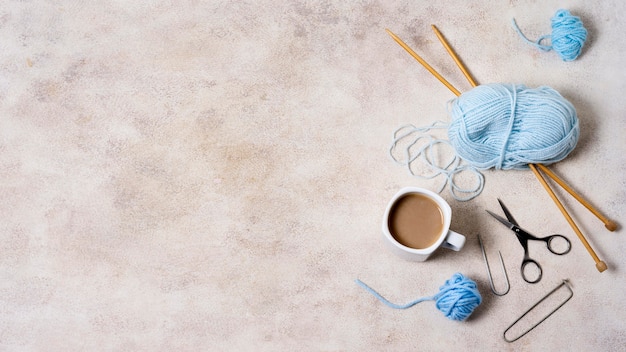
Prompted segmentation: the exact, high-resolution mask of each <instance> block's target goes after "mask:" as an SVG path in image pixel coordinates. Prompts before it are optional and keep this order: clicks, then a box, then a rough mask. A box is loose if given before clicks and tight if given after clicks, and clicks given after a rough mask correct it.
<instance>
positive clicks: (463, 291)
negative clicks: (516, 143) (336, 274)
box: [356, 273, 482, 321]
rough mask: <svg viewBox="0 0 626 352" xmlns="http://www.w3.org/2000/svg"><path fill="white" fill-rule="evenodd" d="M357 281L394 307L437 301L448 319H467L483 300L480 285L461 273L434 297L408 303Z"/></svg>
mask: <svg viewBox="0 0 626 352" xmlns="http://www.w3.org/2000/svg"><path fill="white" fill-rule="evenodd" d="M356 283H357V284H358V285H359V286H361V287H363V288H364V289H365V290H367V291H368V292H369V293H371V294H372V295H373V296H374V297H376V298H377V299H378V300H379V301H381V302H383V303H384V304H385V305H387V306H388V307H391V308H394V309H407V308H410V307H413V306H414V305H416V304H418V303H420V302H424V301H436V306H437V309H439V310H440V311H441V312H442V313H443V314H444V315H445V316H446V317H447V318H448V319H451V320H457V321H463V320H466V319H467V318H468V317H469V316H470V315H471V314H472V313H473V312H474V310H475V309H476V307H478V306H479V305H480V303H481V302H482V296H481V295H480V292H478V286H477V285H476V283H475V282H474V281H472V280H471V279H469V278H467V277H465V276H463V275H462V274H460V273H456V274H454V275H452V278H450V279H449V280H447V281H446V282H445V284H444V285H443V286H441V287H440V288H439V293H437V294H436V295H434V296H432V297H423V298H418V299H416V300H414V301H412V302H409V303H407V304H395V303H392V302H390V301H389V300H387V299H386V298H385V297H383V296H382V295H380V294H379V293H378V292H376V291H374V289H372V288H371V287H369V286H368V285H366V284H365V283H364V282H363V281H361V280H358V279H357V280H356Z"/></svg>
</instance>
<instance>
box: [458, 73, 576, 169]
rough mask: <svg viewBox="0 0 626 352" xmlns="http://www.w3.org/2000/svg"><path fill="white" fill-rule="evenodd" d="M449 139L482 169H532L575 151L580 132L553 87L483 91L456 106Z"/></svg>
mask: <svg viewBox="0 0 626 352" xmlns="http://www.w3.org/2000/svg"><path fill="white" fill-rule="evenodd" d="M449 112H450V115H451V122H450V126H449V128H448V139H449V140H450V143H451V144H452V146H453V147H454V149H455V150H456V152H457V154H458V155H459V156H460V157H461V158H463V159H465V160H466V161H467V162H469V163H470V164H471V165H473V166H474V167H477V168H480V169H489V168H492V167H493V168H496V169H503V170H508V169H527V168H528V164H535V163H536V164H551V163H555V162H557V161H560V160H563V159H564V158H565V157H566V156H567V155H569V153H571V152H572V150H574V148H575V147H576V144H577V142H578V138H579V134H580V129H579V124H578V116H577V115H576V109H574V106H573V105H572V104H571V103H570V102H569V101H567V100H566V99H565V98H563V97H562V96H561V95H560V94H559V92H557V91H556V90H554V89H552V88H550V87H545V86H544V87H538V88H527V87H526V86H524V85H515V84H503V83H498V84H486V85H480V86H477V87H475V88H473V89H472V90H470V91H468V92H466V93H463V94H462V95H461V96H459V97H458V98H456V99H454V100H452V101H451V102H450V105H449Z"/></svg>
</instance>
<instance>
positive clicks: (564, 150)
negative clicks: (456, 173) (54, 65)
mask: <svg viewBox="0 0 626 352" xmlns="http://www.w3.org/2000/svg"><path fill="white" fill-rule="evenodd" d="M435 28H436V27H435ZM387 32H388V33H389V34H390V35H391V36H392V37H393V38H394V40H396V42H398V43H399V44H400V45H401V46H402V47H403V48H404V49H405V50H407V51H408V52H409V54H411V53H412V54H411V55H412V56H413V57H415V58H416V59H417V58H418V57H419V56H418V55H417V54H415V52H414V51H413V50H412V49H411V48H409V47H408V46H407V45H406V44H405V43H404V42H402V40H400V38H398V37H397V36H396V35H395V34H393V33H391V31H389V30H387ZM435 32H436V33H437V32H438V30H436V29H435ZM438 38H439V40H440V41H441V42H442V43H443V44H444V47H446V50H447V51H448V53H449V54H450V56H452V58H453V59H454V61H455V63H456V64H457V66H459V68H461V71H463V72H464V74H466V73H467V75H466V77H467V76H470V75H469V73H468V71H467V70H466V69H465V67H464V66H463V64H462V62H461V60H460V59H459V58H458V57H457V55H456V54H455V53H454V50H452V48H451V47H450V46H449V45H447V42H446V40H445V38H444V37H443V35H438ZM417 61H418V62H420V63H421V64H422V65H423V66H424V67H426V68H427V69H428V70H429V71H430V72H431V73H433V72H434V73H433V74H434V75H435V77H437V78H439V80H440V81H441V82H442V83H443V82H446V83H447V81H446V80H445V79H443V77H441V75H439V74H438V73H436V71H434V70H433V69H432V67H430V65H428V63H426V62H425V61H424V60H423V59H422V58H421V57H420V58H419V59H418V60H417ZM440 77H441V78H440ZM468 81H469V82H470V84H472V85H473V86H474V85H475V84H476V82H475V81H474V80H473V79H471V76H470V79H468ZM446 83H444V84H446ZM446 86H448V88H450V86H449V83H447V84H446ZM493 88H494V89H496V88H498V89H499V88H500V87H495V86H494V87H493ZM513 88H515V87H513ZM476 89H477V88H474V89H473V90H472V91H476ZM450 90H451V91H452V92H453V93H455V94H456V95H457V96H460V94H459V93H458V90H457V89H456V88H454V87H452V89H450ZM472 91H471V92H472ZM537 91H539V93H542V94H548V98H547V99H546V101H552V102H554V101H560V100H561V99H562V97H561V96H560V94H558V92H556V91H554V90H553V89H551V88H548V87H542V88H538V89H537ZM510 92H512V93H514V94H509V97H511V96H513V101H515V100H516V99H517V98H516V96H517V90H516V89H513V90H512V91H510ZM533 94H535V93H533ZM481 98H482V97H481ZM483 99H484V98H483ZM489 101H490V102H491V103H492V104H493V103H494V102H493V101H492V100H489ZM458 102H459V99H456V100H455V101H454V102H453V104H458ZM473 108H474V110H478V109H475V106H474V107H473ZM552 108H554V109H553V111H552V113H551V114H549V115H548V116H546V117H550V116H551V117H552V118H556V120H557V121H563V118H565V117H567V118H571V122H570V127H571V131H569V132H567V133H566V135H565V136H564V137H566V138H563V139H562V140H561V145H560V146H559V148H558V149H559V151H558V153H557V154H556V155H553V156H551V158H547V159H546V160H545V161H547V162H556V161H559V160H562V159H563V158H565V156H567V155H568V154H569V152H570V151H571V150H573V147H574V146H575V145H576V142H577V140H578V129H579V127H578V119H577V117H576V111H575V109H574V107H573V106H572V105H571V104H570V103H569V102H567V101H566V100H564V99H562V101H560V102H559V106H554V107H552ZM555 109H556V110H555ZM453 111H454V105H453ZM554 111H558V112H559V115H562V116H554ZM478 117H479V118H483V117H484V114H482V113H481V114H478ZM459 120H460V119H457V121H459ZM552 122H553V121H551V123H552ZM482 125H483V126H484V125H485V124H484V121H483V123H482ZM452 127H453V125H451V126H450V128H449V130H448V131H449V132H448V134H449V135H450V136H454V135H455V134H451V133H450V129H451V128H452ZM564 127H565V126H564ZM509 130H510V128H509ZM540 130H544V131H545V130H547V129H544V128H542V129H540ZM463 133H464V134H465V135H467V134H468V132H467V131H466V132H463ZM458 135H459V136H461V134H458ZM532 135H533V136H534V137H535V138H533V139H534V140H539V141H541V140H543V138H538V137H537V134H536V133H533V134H532ZM551 137H554V136H551ZM491 139H492V140H493V138H491ZM460 140H462V139H460ZM450 141H451V143H452V144H453V146H454V147H455V149H456V150H457V152H462V151H463V150H464V148H459V146H458V145H456V144H455V143H454V142H455V141H454V140H453V138H450ZM506 144H509V143H506ZM473 147H476V148H484V146H483V145H482V143H476V144H475V145H473ZM467 149H468V150H472V149H473V148H467ZM525 149H528V148H525ZM550 149H554V148H553V146H551V148H550ZM461 157H463V158H464V159H466V160H467V157H468V155H461ZM504 159H505V155H504V154H502V155H501V156H500V158H499V160H495V164H494V160H487V161H485V162H483V163H479V162H476V161H475V160H471V159H470V162H471V163H472V164H473V165H475V166H478V167H483V168H489V167H496V169H499V168H504V169H507V168H521V167H522V165H523V164H524V162H526V163H527V164H526V165H527V166H528V167H530V169H531V170H533V172H534V173H535V175H536V176H537V177H538V179H539V181H540V182H541V184H542V185H543V186H544V188H545V189H546V191H547V192H548V194H549V195H550V196H551V197H552V199H553V200H554V201H555V203H556V204H557V206H558V207H559V209H560V210H561V212H562V213H563V215H564V216H565V218H566V220H567V221H568V222H569V223H570V225H571V226H572V228H573V229H574V231H575V232H576V234H577V235H578V237H579V238H580V240H581V241H582V242H583V245H585V248H587V250H588V251H589V253H590V254H591V256H592V258H593V259H594V260H595V262H596V268H597V269H598V271H600V272H602V271H604V270H606V269H607V266H606V264H605V263H604V262H603V261H601V260H600V259H599V258H598V256H597V255H596V254H595V252H593V249H591V246H589V243H588V242H587V240H586V239H585V237H584V235H583V234H582V232H580V230H578V227H577V226H576V224H575V223H574V221H573V220H572V219H571V217H570V216H569V214H568V213H567V211H566V210H565V208H564V207H563V206H562V204H560V202H559V201H558V199H557V198H556V195H554V192H552V190H551V189H550V187H549V186H548V184H547V183H546V182H545V180H543V177H541V175H540V174H539V173H538V172H536V169H535V165H534V164H540V163H537V162H531V161H530V160H520V161H516V162H514V163H513V164H512V165H511V166H510V167H508V166H507V164H505V163H504ZM518 165H519V167H518ZM503 166H504V167H503ZM546 169H547V168H546ZM547 174H548V176H550V177H552V175H553V173H547ZM555 176H556V175H555ZM555 181H556V180H555ZM557 182H558V181H557ZM568 188H569V187H568ZM470 199H471V198H470ZM577 199H578V198H577ZM581 199H582V198H581ZM579 201H580V200H579ZM583 205H584V203H583ZM590 210H591V209H590ZM592 212H593V211H592ZM594 214H595V212H594ZM596 216H597V215H596ZM605 219H606V218H605ZM601 220H602V219H601ZM606 220H608V219H606ZM603 221H604V220H603ZM605 226H606V227H607V228H608V229H609V230H610V229H611V228H613V229H615V228H617V225H616V224H615V223H614V222H612V221H610V220H608V221H605Z"/></svg>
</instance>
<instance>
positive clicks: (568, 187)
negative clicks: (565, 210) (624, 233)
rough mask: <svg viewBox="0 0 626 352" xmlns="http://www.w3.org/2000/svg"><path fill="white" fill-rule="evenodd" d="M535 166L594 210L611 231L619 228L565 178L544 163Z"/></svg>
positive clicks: (590, 209)
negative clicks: (566, 181) (569, 184)
mask: <svg viewBox="0 0 626 352" xmlns="http://www.w3.org/2000/svg"><path fill="white" fill-rule="evenodd" d="M535 166H536V167H537V168H539V169H540V170H541V171H543V172H544V173H545V174H546V175H548V176H549V177H550V178H551V179H552V180H553V181H554V182H556V183H558V184H559V186H561V187H562V188H563V189H564V190H566V191H567V193H569V194H571V195H572V196H573V197H574V198H576V200H577V201H578V202H579V203H580V204H582V205H583V206H584V207H585V208H587V209H588V210H589V211H590V212H592V213H593V215H595V216H596V217H597V218H598V219H600V220H601V221H602V222H603V223H604V226H605V227H606V228H607V229H608V230H609V231H615V230H617V223H615V222H614V221H612V220H610V219H609V218H607V217H606V216H604V215H602V213H600V211H598V210H597V209H596V208H594V207H593V206H592V205H591V204H589V203H588V202H587V201H586V200H585V199H584V198H583V197H581V196H580V195H579V194H578V193H576V191H574V190H573V189H572V188H571V187H570V186H568V185H567V184H566V183H565V182H564V181H563V180H561V179H560V178H559V177H558V176H557V175H556V174H554V172H552V171H551V170H550V169H548V168H547V167H545V166H544V165H542V164H537V165H535Z"/></svg>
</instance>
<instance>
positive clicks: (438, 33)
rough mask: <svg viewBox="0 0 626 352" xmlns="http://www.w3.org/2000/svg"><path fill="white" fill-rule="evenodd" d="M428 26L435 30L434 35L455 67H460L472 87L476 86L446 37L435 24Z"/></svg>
mask: <svg viewBox="0 0 626 352" xmlns="http://www.w3.org/2000/svg"><path fill="white" fill-rule="evenodd" d="M430 26H431V28H432V29H433V32H435V35H436V36H437V38H439V41H440V42H441V44H442V45H443V47H444V48H446V51H447V52H448V54H450V56H451V57H452V59H453V60H454V62H455V63H456V65H457V67H458V68H459V69H461V72H463V75H464V76H465V78H467V80H468V81H469V83H470V84H471V85H472V87H476V86H477V85H478V84H476V81H474V78H472V75H470V74H469V72H468V71H467V68H465V65H463V63H462V62H461V59H459V57H458V56H457V55H456V53H455V52H454V50H452V47H450V44H448V41H446V38H444V36H443V34H441V32H440V31H439V29H438V28H437V26H435V25H434V24H431V25H430Z"/></svg>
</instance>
